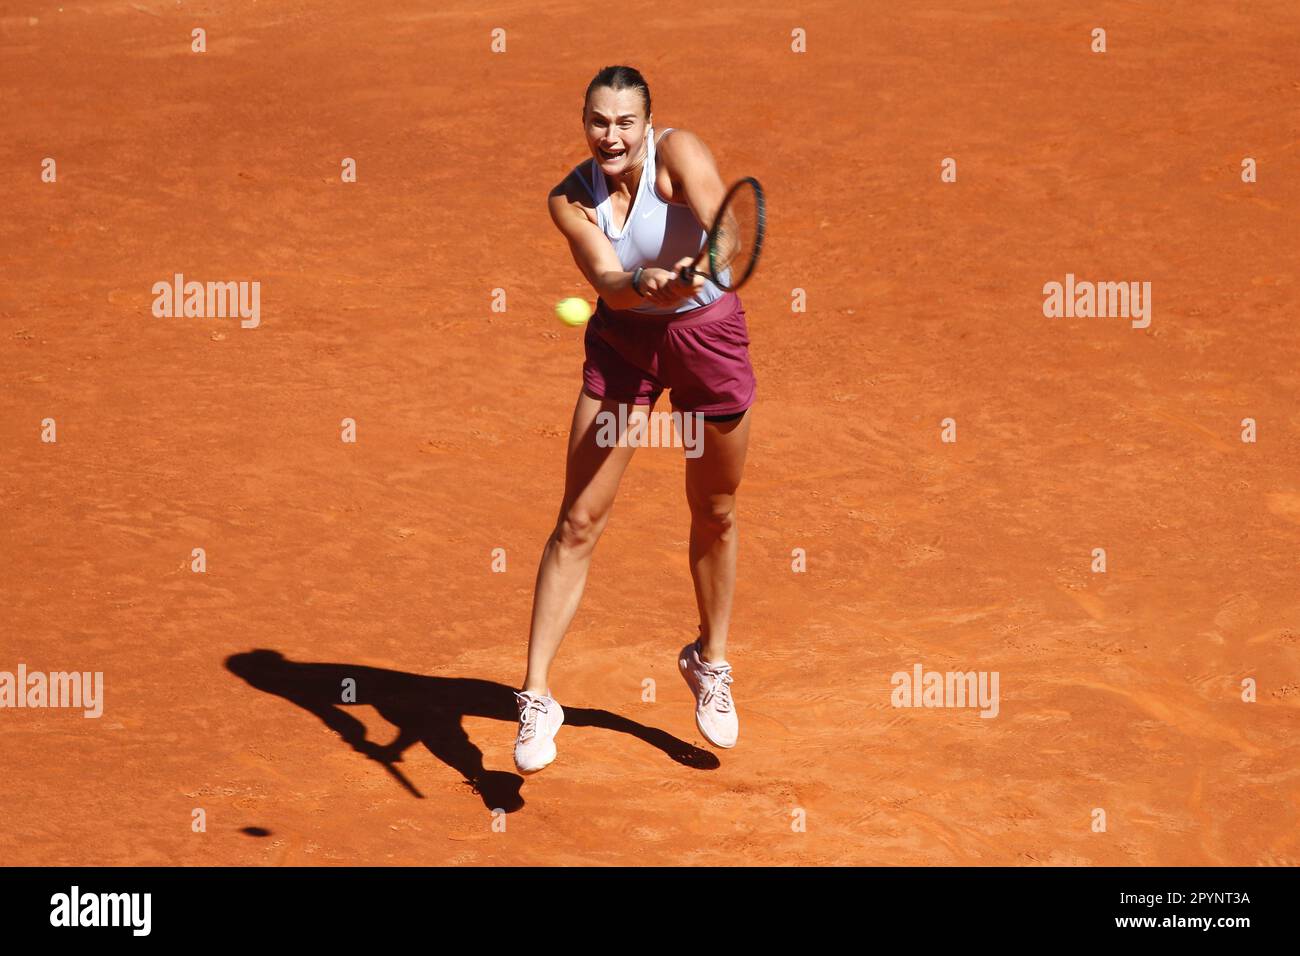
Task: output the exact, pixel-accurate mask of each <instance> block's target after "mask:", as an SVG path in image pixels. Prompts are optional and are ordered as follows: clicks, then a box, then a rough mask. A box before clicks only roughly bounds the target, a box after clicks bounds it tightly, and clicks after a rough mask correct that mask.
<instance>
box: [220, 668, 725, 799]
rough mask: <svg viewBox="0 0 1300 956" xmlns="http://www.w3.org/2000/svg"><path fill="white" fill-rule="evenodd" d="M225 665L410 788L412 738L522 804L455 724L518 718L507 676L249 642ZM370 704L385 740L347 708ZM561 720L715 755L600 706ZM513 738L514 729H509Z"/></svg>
mask: <svg viewBox="0 0 1300 956" xmlns="http://www.w3.org/2000/svg"><path fill="white" fill-rule="evenodd" d="M226 668H227V669H228V670H229V671H230V672H231V673H233V674H235V675H237V676H239V677H242V678H243V679H244V680H245V681H247V682H248V683H249V684H250V685H252V686H253V687H256V688H257V689H258V690H262V691H266V692H267V693H268V694H276V695H278V696H280V697H283V698H284V699H285V700H288V701H292V702H293V703H295V704H297V705H298V706H299V707H301V708H303V709H304V710H307V711H310V712H311V713H313V714H315V715H316V716H317V717H319V718H320V719H321V720H322V721H323V722H324V723H325V726H327V727H329V728H330V729H331V730H333V731H335V732H336V733H337V734H338V735H339V736H340V737H342V738H343V741H344V743H347V744H348V745H350V746H351V747H352V749H353V750H355V751H357V753H360V754H364V755H365V756H367V757H369V758H370V759H371V760H375V761H377V762H378V763H380V764H382V765H383V767H384V769H385V770H387V771H388V772H389V773H390V774H392V776H393V778H394V779H396V780H397V781H398V782H399V783H400V784H401V785H402V786H403V787H405V788H406V789H407V790H408V791H409V792H410V793H411V794H412V795H413V796H416V797H419V798H421V799H423V797H424V794H422V793H420V791H419V790H417V789H416V788H415V785H414V784H412V783H411V781H410V780H408V779H407V778H406V775H405V774H404V773H402V771H401V770H399V769H398V767H397V766H396V765H397V764H399V763H401V762H402V754H403V753H405V752H406V749H407V748H408V747H410V746H411V745H412V744H424V746H426V747H428V748H429V752H430V753H432V754H433V755H434V756H435V757H437V758H438V759H439V760H441V761H443V762H444V763H446V764H447V765H448V766H450V767H452V768H453V769H455V770H456V771H457V772H458V773H460V774H461V776H462V777H464V779H465V782H466V783H467V784H468V785H469V786H470V787H472V788H473V790H474V792H475V793H477V794H478V795H479V796H480V797H482V799H483V805H484V806H486V807H487V808H488V809H489V810H495V809H498V808H499V809H503V810H505V811H506V812H508V813H513V812H514V811H515V810H518V809H519V808H521V807H522V806H523V805H524V800H523V797H522V795H521V794H520V792H519V790H520V787H521V786H522V784H523V782H524V781H523V778H522V777H521V776H519V775H518V774H516V773H512V772H507V771H502V770H488V769H486V768H485V767H484V766H483V753H482V751H480V750H479V749H478V747H476V746H474V744H473V742H472V741H471V740H470V739H469V736H468V735H467V734H466V733H465V729H464V727H462V726H461V719H462V718H464V717H491V718H494V719H496V720H500V721H503V722H505V723H507V724H510V725H511V726H512V727H513V726H514V725H516V724H517V723H518V720H519V710H518V707H517V705H516V703H515V695H514V690H513V689H512V688H510V687H507V686H506V685H505V684H498V683H496V682H494V681H488V680H478V679H476V678H473V677H425V676H422V675H419V674H407V673H403V672H402V671H391V670H384V669H383V668H379V667H364V666H362V665H360V664H325V663H313V662H301V661H291V660H287V659H286V658H285V657H284V655H283V654H281V653H280V652H279V651H268V650H262V649H258V650H254V651H248V652H246V653H243V654H232V655H231V656H230V657H228V658H226ZM347 679H351V680H353V681H355V682H356V683H355V687H356V702H355V704H354V703H352V702H348V703H344V701H343V695H344V683H343V682H344V681H345V680H347ZM357 705H368V706H371V707H374V708H375V710H376V711H378V712H379V715H380V716H381V717H383V718H384V719H385V720H387V721H388V722H389V723H391V724H393V725H394V726H395V727H397V728H398V731H397V737H396V738H395V739H394V740H393V741H391V742H390V743H387V744H380V743H377V742H376V741H373V740H368V739H367V738H366V727H365V724H363V723H362V722H361V721H360V720H358V719H357V718H356V717H353V716H352V715H351V714H349V713H348V712H347V710H346V709H345V708H347V707H352V706H357ZM564 725H565V726H566V727H602V728H604V729H606V730H614V731H618V732H619V733H624V734H631V735H632V736H633V737H636V738H637V739H639V740H644V741H645V742H646V743H648V744H650V745H651V746H652V747H657V748H658V749H660V750H662V751H663V752H664V753H665V754H667V755H668V756H669V757H671V758H672V759H673V760H675V761H677V762H678V763H680V764H684V765H685V766H688V767H694V768H697V769H701V770H712V769H715V768H717V767H718V766H719V761H718V758H717V757H715V756H714V755H713V754H711V753H709V752H708V751H707V750H701V749H700V748H699V747H695V746H692V745H691V744H688V743H686V742H685V741H684V740H681V739H679V738H677V737H674V736H673V735H672V734H670V733H667V732H666V731H663V730H657V729H655V728H653V727H647V726H645V725H644V724H639V723H637V722H636V721H635V720H629V719H628V718H626V717H619V716H618V715H617V714H611V713H610V712H609V711H606V710H590V709H586V708H582V707H568V706H566V707H565V708H564ZM511 736H512V739H513V734H511Z"/></svg>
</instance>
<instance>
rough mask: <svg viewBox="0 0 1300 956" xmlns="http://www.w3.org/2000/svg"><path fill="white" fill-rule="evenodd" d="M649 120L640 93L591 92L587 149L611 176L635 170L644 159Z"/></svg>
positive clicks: (585, 119) (586, 122)
mask: <svg viewBox="0 0 1300 956" xmlns="http://www.w3.org/2000/svg"><path fill="white" fill-rule="evenodd" d="M647 124H648V118H647V117H646V115H645V104H644V103H643V102H642V100H641V94H640V93H639V92H638V91H636V90H612V89H610V88H609V87H608V86H602V87H598V88H597V89H594V90H592V91H591V98H590V99H589V100H588V101H587V108H586V110H585V112H584V113H583V125H584V126H585V128H586V131H587V146H588V148H589V149H590V150H591V155H592V156H594V157H596V162H597V163H599V164H600V168H601V169H602V170H604V171H605V172H607V173H609V174H611V175H617V174H618V173H622V172H627V171H628V170H631V169H635V168H636V167H637V166H638V165H639V164H640V163H641V160H642V159H643V152H644V148H645V137H646V128H647Z"/></svg>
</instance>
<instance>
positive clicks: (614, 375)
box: [582, 292, 757, 417]
mask: <svg viewBox="0 0 1300 956" xmlns="http://www.w3.org/2000/svg"><path fill="white" fill-rule="evenodd" d="M585 342H586V349H587V360H586V361H585V362H584V363H583V366H582V382H583V387H584V389H585V390H586V392H587V394H589V395H591V396H593V397H594V398H608V399H613V400H614V401H619V402H627V403H628V404H630V405H653V404H654V403H655V402H656V401H658V399H659V396H660V395H661V394H662V393H663V390H664V389H665V388H667V389H669V390H670V391H669V396H668V397H669V400H670V401H671V402H672V406H673V408H674V409H676V410H678V411H683V412H700V413H702V414H705V415H708V416H711V417H712V416H718V415H736V414H739V413H741V412H744V411H745V409H747V408H749V406H750V405H752V404H753V402H754V392H755V389H756V385H757V383H756V381H755V378H754V367H753V366H752V365H750V362H749V327H748V326H747V325H746V324H745V308H744V306H742V305H741V304H740V296H738V295H736V293H734V292H725V293H723V295H722V297H721V298H719V299H715V300H714V301H713V302H710V303H709V304H708V305H705V306H701V307H700V308H698V309H690V310H688V311H686V312H677V313H674V314H673V315H670V316H659V315H647V314H645V313H641V312H631V311H618V310H614V309H610V308H608V307H607V306H606V305H605V302H604V300H603V299H597V300H596V313H595V315H593V316H592V317H591V319H590V321H588V322H587V335H586V340H585Z"/></svg>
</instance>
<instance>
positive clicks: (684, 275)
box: [677, 266, 695, 284]
mask: <svg viewBox="0 0 1300 956" xmlns="http://www.w3.org/2000/svg"><path fill="white" fill-rule="evenodd" d="M677 278H679V279H681V280H682V281H683V282H685V283H687V284H689V283H690V282H691V280H692V279H694V278H695V267H694V266H682V269H681V271H680V272H678V273H677Z"/></svg>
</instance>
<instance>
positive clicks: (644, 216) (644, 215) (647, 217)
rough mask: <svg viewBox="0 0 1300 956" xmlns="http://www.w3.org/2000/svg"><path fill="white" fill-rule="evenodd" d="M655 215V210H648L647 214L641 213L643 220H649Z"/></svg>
mask: <svg viewBox="0 0 1300 956" xmlns="http://www.w3.org/2000/svg"><path fill="white" fill-rule="evenodd" d="M654 214H655V211H654V210H653V209H649V210H647V211H646V212H643V213H641V218H642V219H649V218H650V217H651V216H653V215H654Z"/></svg>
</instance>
